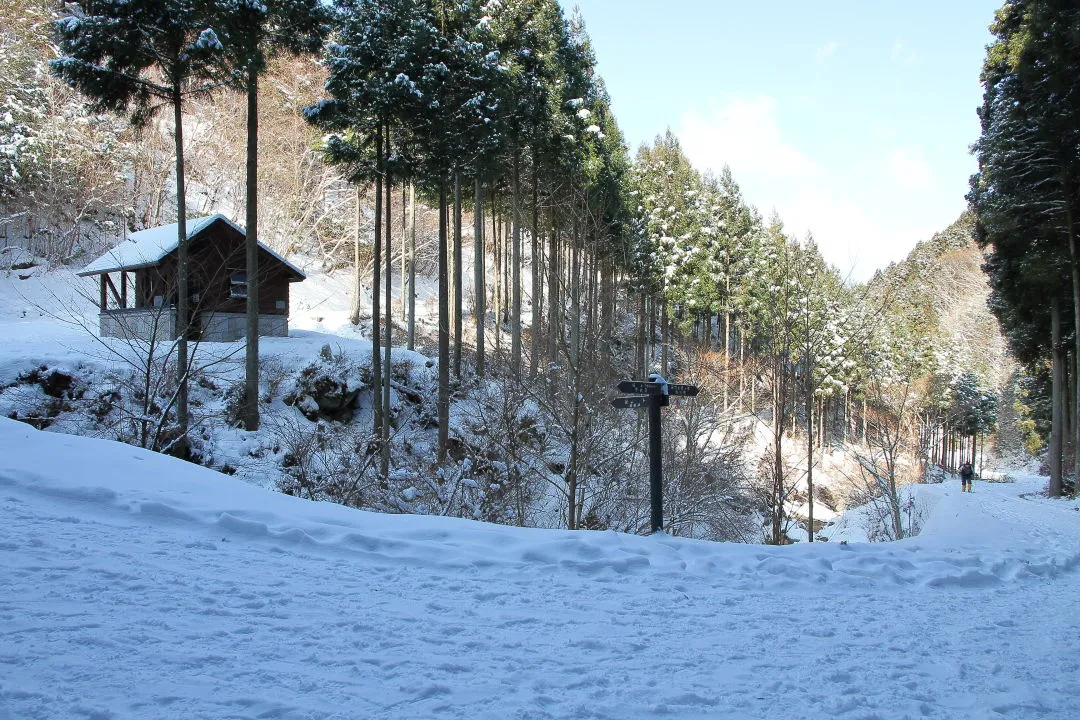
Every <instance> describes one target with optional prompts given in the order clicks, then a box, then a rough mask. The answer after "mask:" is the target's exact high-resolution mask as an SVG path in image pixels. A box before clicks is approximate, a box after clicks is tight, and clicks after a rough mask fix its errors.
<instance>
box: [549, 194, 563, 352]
mask: <svg viewBox="0 0 1080 720" xmlns="http://www.w3.org/2000/svg"><path fill="white" fill-rule="evenodd" d="M547 264H548V268H547V271H548V273H547V276H548V329H547V340H548V360H549V361H550V362H552V363H554V362H556V361H557V360H558V357H559V342H560V340H561V339H562V331H563V329H562V322H561V320H562V302H563V301H562V294H561V292H560V288H559V233H558V231H557V228H556V227H555V212H554V210H552V212H551V234H550V235H548V256H547Z"/></svg>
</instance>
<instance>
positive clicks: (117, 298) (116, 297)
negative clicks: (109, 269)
mask: <svg viewBox="0 0 1080 720" xmlns="http://www.w3.org/2000/svg"><path fill="white" fill-rule="evenodd" d="M101 279H102V280H104V281H105V284H106V285H108V286H109V291H110V292H112V296H113V300H115V301H116V304H117V305H119V306H120V307H124V304H123V302H121V300H120V293H118V292H117V291H116V286H115V285H113V281H112V278H111V277H109V275H108V273H102V274H101ZM102 293H104V289H103V290H102Z"/></svg>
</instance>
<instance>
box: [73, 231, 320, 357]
mask: <svg viewBox="0 0 1080 720" xmlns="http://www.w3.org/2000/svg"><path fill="white" fill-rule="evenodd" d="M187 227H188V233H187V238H188V244H187V247H188V265H189V272H188V291H189V292H188V294H189V298H190V303H189V306H188V307H189V308H190V312H191V324H190V327H191V328H192V329H191V331H190V332H189V334H188V335H189V337H191V338H193V339H200V340H205V341H209V342H230V341H233V340H239V339H241V338H243V337H244V336H245V334H246V333H245V327H246V325H245V317H246V312H247V290H248V278H247V272H246V260H245V254H244V244H245V239H246V233H245V232H244V229H243V228H242V227H240V226H239V225H237V224H235V223H233V222H231V221H230V220H229V219H228V218H226V217H225V216H224V215H211V216H209V217H203V218H192V219H189V220H188V223H187ZM177 246H178V237H177V227H176V223H173V224H171V225H163V226H161V227H156V228H150V229H148V230H143V231H141V232H137V233H132V234H131V235H129V236H128V237H127V239H125V240H124V241H123V242H121V243H120V244H119V245H117V246H116V247H115V248H113V249H112V250H110V251H109V252H107V253H105V254H104V255H102V256H101V257H99V258H98V259H97V260H95V261H94V262H92V263H90V264H89V265H87V266H86V268H84V269H83V270H82V271H81V272H80V273H78V274H79V275H80V276H83V277H87V276H94V275H96V276H98V277H99V278H100V282H101V295H100V309H101V312H100V315H99V318H100V329H101V335H102V336H106V337H127V338H141V339H144V340H155V339H156V340H165V339H168V340H171V339H174V338H176V337H177V335H178V328H177V324H176V300H177V297H178V294H177V287H178V283H177V269H178V267H177V266H178V263H177ZM304 278H305V275H304V273H303V272H301V271H300V270H299V269H298V268H297V267H296V266H294V265H292V264H291V263H289V262H288V261H287V260H285V259H284V258H283V257H281V256H280V255H278V254H277V253H275V252H274V251H273V250H271V249H270V248H268V247H266V246H265V245H263V244H262V243H259V277H258V283H259V334H260V335H268V336H279V337H285V336H287V335H288V334H289V285H290V284H291V283H294V282H298V281H300V280H303V279H304Z"/></svg>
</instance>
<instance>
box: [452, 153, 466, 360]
mask: <svg viewBox="0 0 1080 720" xmlns="http://www.w3.org/2000/svg"><path fill="white" fill-rule="evenodd" d="M462 270H463V263H462V260H461V174H460V173H457V172H455V173H454V377H455V378H457V379H459V380H460V379H461V335H462V332H461V330H462V319H463V315H464V313H463V309H462V305H463V304H464V291H463V289H462V288H463V286H464V284H465V283H464V282H463V278H462Z"/></svg>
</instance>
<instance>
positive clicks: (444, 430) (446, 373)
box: [438, 180, 450, 463]
mask: <svg viewBox="0 0 1080 720" xmlns="http://www.w3.org/2000/svg"><path fill="white" fill-rule="evenodd" d="M446 215H447V208H446V181H445V180H440V181H439V454H438V461H439V462H440V463H442V462H445V461H446V448H447V446H448V444H449V441H450V307H449V305H450V304H449V302H448V300H449V297H448V295H449V287H448V278H447V257H446V245H447V237H446V235H447V232H446V225H447V217H446Z"/></svg>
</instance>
